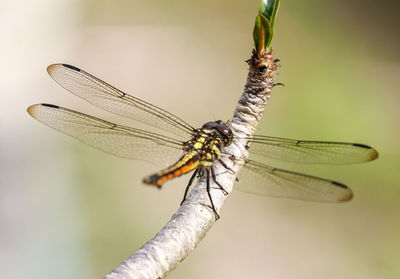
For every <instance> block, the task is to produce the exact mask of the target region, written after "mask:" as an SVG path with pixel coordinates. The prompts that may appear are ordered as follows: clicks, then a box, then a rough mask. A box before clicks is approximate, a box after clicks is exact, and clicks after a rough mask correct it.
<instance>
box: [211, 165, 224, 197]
mask: <svg viewBox="0 0 400 279" xmlns="http://www.w3.org/2000/svg"><path fill="white" fill-rule="evenodd" d="M211 177H212V180H213V181H214V182H215V184H217V185H218V187H219V188H220V189H221V190H222V193H224V195H225V196H226V195H228V192H227V191H226V190H225V189H224V187H222V185H221V184H219V182H218V181H217V176H216V175H215V171H214V168H213V167H212V166H211Z"/></svg>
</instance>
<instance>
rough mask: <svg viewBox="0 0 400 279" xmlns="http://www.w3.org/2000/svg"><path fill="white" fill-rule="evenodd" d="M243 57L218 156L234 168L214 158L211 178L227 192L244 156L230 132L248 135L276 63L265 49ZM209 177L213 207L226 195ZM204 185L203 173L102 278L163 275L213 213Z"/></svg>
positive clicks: (203, 232) (207, 225) (243, 144)
mask: <svg viewBox="0 0 400 279" xmlns="http://www.w3.org/2000/svg"><path fill="white" fill-rule="evenodd" d="M248 63H249V74H248V77H247V82H246V85H245V89H244V92H243V94H242V96H241V98H240V99H239V102H238V104H237V106H236V109H235V111H234V114H233V118H232V120H231V122H230V126H231V128H232V131H233V133H234V135H235V138H234V140H233V143H232V144H231V145H230V146H228V147H226V148H225V149H224V152H223V153H224V155H222V156H221V159H222V160H223V161H224V162H225V164H226V165H228V166H229V167H230V168H231V169H232V170H233V171H234V172H235V173H234V174H233V173H232V172H229V171H227V170H226V169H225V168H224V167H223V166H222V165H221V164H219V163H215V171H216V175H217V180H218V182H219V183H220V184H221V185H222V186H223V187H224V189H225V190H226V191H227V192H228V193H230V192H231V191H232V187H233V183H234V182H235V179H236V174H237V173H238V171H239V170H240V168H241V167H242V166H243V164H244V163H245V159H246V158H247V156H248V152H247V149H246V144H247V141H246V140H243V139H241V140H240V139H237V138H236V137H241V138H243V137H249V136H251V135H252V134H253V133H254V131H255V129H256V127H257V125H258V123H259V121H260V119H261V116H262V113H263V111H264V106H265V105H266V104H267V101H268V99H269V96H270V93H271V89H272V88H273V86H274V75H275V72H276V69H277V65H276V63H275V61H274V60H273V58H272V55H271V54H265V55H264V56H263V57H262V59H259V58H257V53H256V52H254V53H253V56H252V58H251V59H250V60H248ZM234 158H237V159H234ZM210 182H211V183H212V184H211V188H212V189H211V195H212V197H213V202H214V205H215V208H216V210H217V212H219V211H220V209H221V207H222V205H223V202H224V201H225V199H226V198H227V197H228V196H227V195H224V194H223V192H222V191H221V190H220V189H219V187H218V186H217V185H214V182H213V181H212V179H211V181H210ZM205 188H206V179H205V177H201V178H200V179H199V180H198V182H197V184H196V185H195V187H194V188H193V190H192V191H191V193H190V194H189V196H188V197H187V199H186V201H185V202H184V203H183V204H182V206H181V207H180V208H179V209H178V211H177V212H176V213H175V214H174V215H173V216H172V218H171V220H169V221H168V223H167V224H166V225H165V227H164V228H163V229H162V230H161V231H160V232H159V233H157V234H156V236H155V237H154V238H153V239H151V240H150V241H149V242H147V243H146V244H145V245H143V247H141V248H140V249H139V250H138V251H137V252H135V253H134V254H132V255H131V256H130V257H129V259H127V260H126V261H124V262H123V263H122V264H121V265H120V266H119V267H117V268H115V269H114V270H113V271H112V272H111V273H110V274H108V275H107V276H105V279H133V278H135V279H136V278H140V279H142V278H143V279H144V278H146V279H147V278H151V279H154V278H161V277H165V276H166V275H167V273H168V272H170V271H171V270H173V269H174V268H175V267H176V266H177V264H178V263H179V262H181V261H182V260H183V259H185V258H186V256H187V255H188V254H189V253H190V252H191V251H193V250H194V248H195V247H196V246H197V245H198V244H199V242H200V240H202V239H203V237H204V236H205V235H206V233H207V232H208V230H209V229H210V228H211V227H212V226H213V225H214V223H215V215H214V213H213V211H212V209H211V207H210V201H209V198H208V195H207V192H206V189H205Z"/></svg>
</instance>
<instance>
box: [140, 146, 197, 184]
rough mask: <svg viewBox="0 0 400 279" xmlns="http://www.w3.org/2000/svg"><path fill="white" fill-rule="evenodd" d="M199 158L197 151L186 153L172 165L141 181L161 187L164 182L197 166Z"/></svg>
mask: <svg viewBox="0 0 400 279" xmlns="http://www.w3.org/2000/svg"><path fill="white" fill-rule="evenodd" d="M199 163H200V162H199V158H198V153H197V152H191V153H187V154H185V155H183V156H182V158H181V159H179V161H178V162H176V163H175V164H174V165H172V166H170V167H169V168H166V169H165V170H162V171H160V172H158V173H156V174H153V175H150V176H148V177H145V178H144V179H143V183H146V184H149V185H154V186H157V187H161V186H162V185H163V184H164V183H165V182H167V181H168V180H171V179H173V178H175V177H178V176H181V175H182V174H185V173H188V172H190V171H192V170H194V169H196V168H197V167H198V166H199Z"/></svg>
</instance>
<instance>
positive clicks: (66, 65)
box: [62, 64, 81, 72]
mask: <svg viewBox="0 0 400 279" xmlns="http://www.w3.org/2000/svg"><path fill="white" fill-rule="evenodd" d="M62 65H63V66H64V67H66V68H68V69H71V70H74V71H77V72H80V71H81V69H79V68H77V67H75V66H72V65H68V64H62Z"/></svg>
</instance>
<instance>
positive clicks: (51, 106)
mask: <svg viewBox="0 0 400 279" xmlns="http://www.w3.org/2000/svg"><path fill="white" fill-rule="evenodd" d="M41 105H42V106H44V107H49V108H55V109H59V108H60V107H59V106H56V105H52V104H41Z"/></svg>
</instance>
